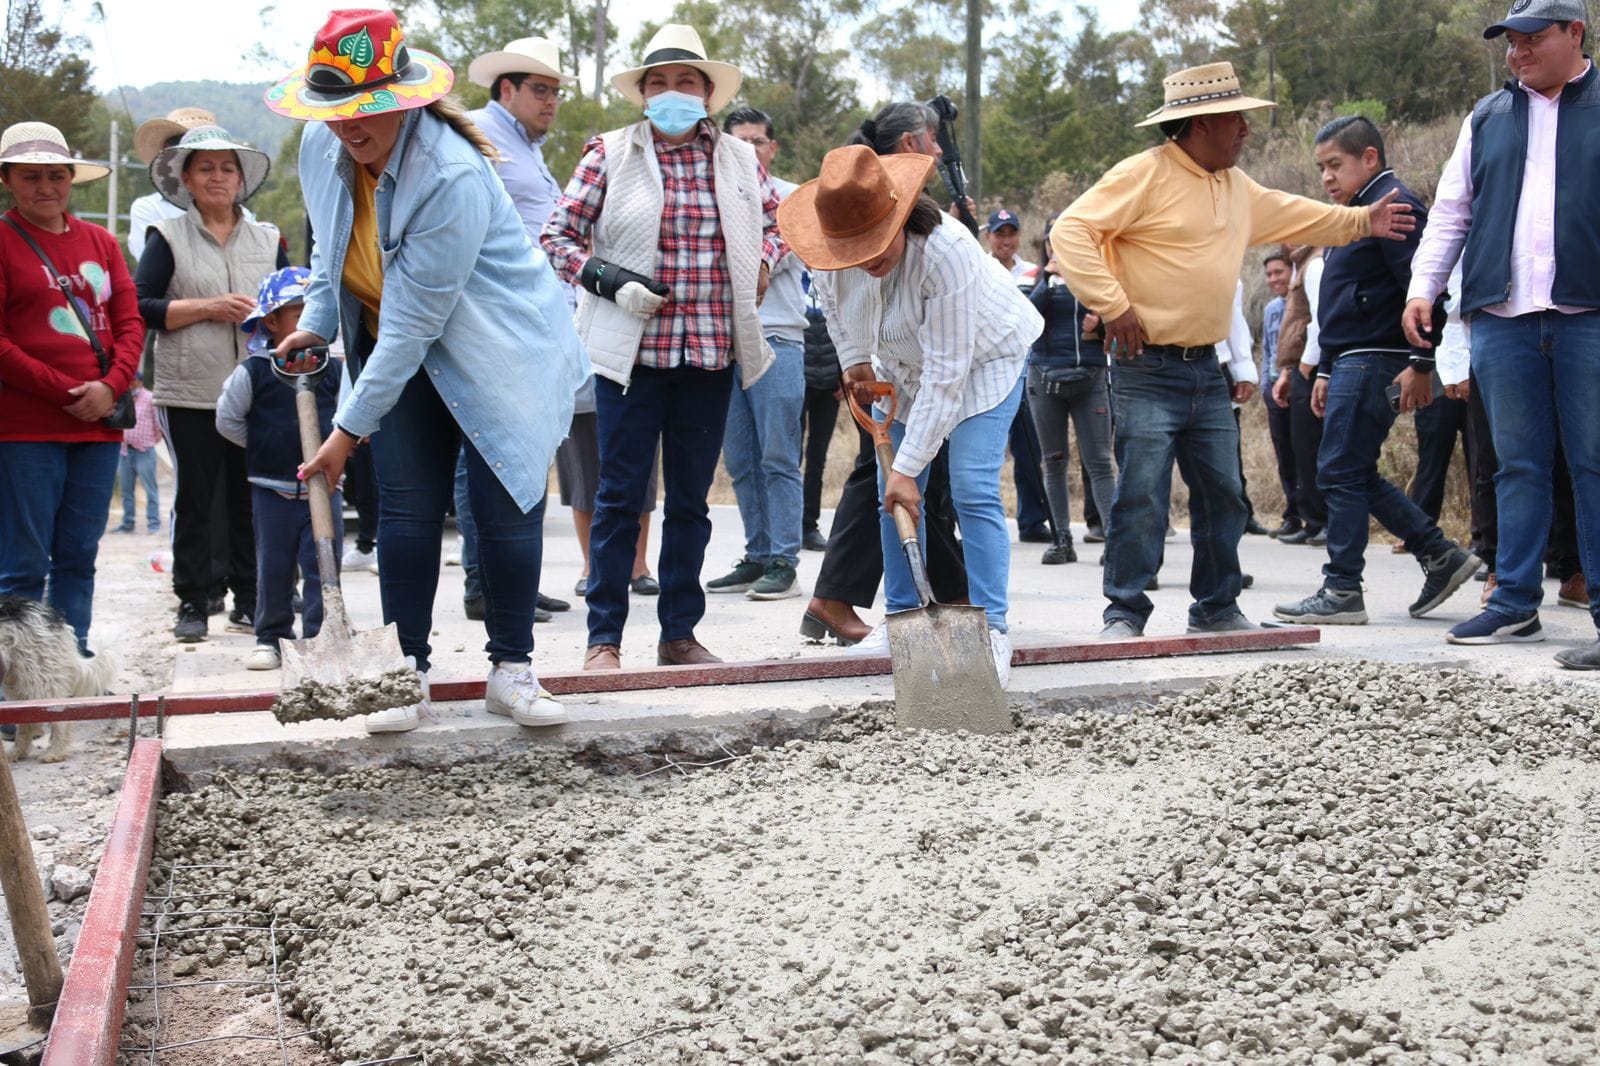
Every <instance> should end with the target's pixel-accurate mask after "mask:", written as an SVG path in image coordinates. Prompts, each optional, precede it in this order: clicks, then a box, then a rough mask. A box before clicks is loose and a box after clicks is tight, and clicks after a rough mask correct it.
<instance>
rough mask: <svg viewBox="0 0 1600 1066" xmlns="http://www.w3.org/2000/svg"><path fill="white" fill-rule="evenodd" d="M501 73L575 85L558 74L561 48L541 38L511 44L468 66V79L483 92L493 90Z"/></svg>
mask: <svg viewBox="0 0 1600 1066" xmlns="http://www.w3.org/2000/svg"><path fill="white" fill-rule="evenodd" d="M502 74H540V75H543V76H544V77H546V78H554V79H555V80H556V81H558V82H560V83H561V84H563V85H575V84H576V83H577V81H578V79H577V78H574V77H573V76H572V75H571V74H563V73H562V72H561V49H559V48H557V47H556V45H555V42H553V41H548V40H545V39H544V38H543V37H523V38H521V39H519V40H515V41H512V42H511V43H510V44H508V45H506V46H505V47H504V48H503V49H501V50H500V51H498V52H488V53H486V54H484V55H481V56H479V57H478V58H477V59H474V60H473V61H472V63H471V64H470V65H469V66H468V67H467V80H468V81H470V82H472V83H473V84H474V85H481V86H483V87H484V88H485V89H490V88H493V87H494V80H495V79H496V78H498V77H499V76H500V75H502Z"/></svg>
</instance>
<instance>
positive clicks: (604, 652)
mask: <svg viewBox="0 0 1600 1066" xmlns="http://www.w3.org/2000/svg"><path fill="white" fill-rule="evenodd" d="M583 668H584V669H585V670H621V669H622V649H621V648H619V647H617V646H616V645H615V644H591V645H589V650H588V651H586V652H584V653H583Z"/></svg>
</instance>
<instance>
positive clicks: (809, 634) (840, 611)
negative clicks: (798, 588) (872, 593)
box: [800, 596, 872, 647]
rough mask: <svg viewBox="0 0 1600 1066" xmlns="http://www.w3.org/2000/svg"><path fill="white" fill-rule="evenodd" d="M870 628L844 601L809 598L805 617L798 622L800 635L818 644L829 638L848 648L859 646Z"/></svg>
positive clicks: (870, 630)
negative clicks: (853, 645) (852, 645)
mask: <svg viewBox="0 0 1600 1066" xmlns="http://www.w3.org/2000/svg"><path fill="white" fill-rule="evenodd" d="M870 632H872V627H871V626H869V625H867V623H865V622H863V621H862V620H861V619H860V617H858V616H857V615H856V609H855V608H854V607H852V606H851V605H850V604H848V603H846V602H845V601H844V600H825V599H823V598H822V597H821V596H813V597H811V602H810V603H808V604H806V613H805V617H804V618H802V619H801V620H800V635H801V636H802V637H805V638H807V639H808V640H815V641H817V642H819V643H822V642H826V641H827V640H829V639H830V638H831V639H832V640H834V641H837V642H838V643H839V644H842V645H844V646H845V647H849V646H850V645H851V644H859V643H860V642H861V640H862V638H864V637H865V636H866V635H867V634H868V633H870Z"/></svg>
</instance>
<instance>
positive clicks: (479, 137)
mask: <svg viewBox="0 0 1600 1066" xmlns="http://www.w3.org/2000/svg"><path fill="white" fill-rule="evenodd" d="M428 111H430V112H431V113H432V114H433V115H434V116H435V117H437V118H441V119H443V120H444V121H445V122H446V123H448V124H449V126H450V128H451V129H453V130H455V131H456V132H457V133H459V134H461V136H463V137H465V138H466V139H467V140H468V141H469V142H470V143H471V144H472V147H474V148H476V149H477V150H478V151H479V152H481V153H483V157H484V158H485V159H487V160H489V161H490V162H491V163H498V162H499V161H500V150H499V149H497V148H496V147H495V146H494V142H492V141H490V140H489V138H488V137H487V136H486V135H485V134H484V132H483V131H482V130H480V129H479V128H478V127H477V126H476V125H474V124H473V121H472V120H471V119H470V118H468V117H467V112H466V109H465V108H463V107H462V106H461V101H460V100H458V99H456V97H455V96H454V95H451V96H441V97H440V98H439V99H437V100H435V101H433V103H431V104H429V105H428Z"/></svg>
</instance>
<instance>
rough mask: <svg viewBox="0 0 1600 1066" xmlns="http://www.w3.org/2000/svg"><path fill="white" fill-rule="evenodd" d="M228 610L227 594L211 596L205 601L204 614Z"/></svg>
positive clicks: (222, 612) (221, 612) (220, 612)
mask: <svg viewBox="0 0 1600 1066" xmlns="http://www.w3.org/2000/svg"><path fill="white" fill-rule="evenodd" d="M227 610H228V597H227V596H213V597H211V598H210V599H209V600H207V601H206V614H208V615H212V614H225V613H227Z"/></svg>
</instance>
